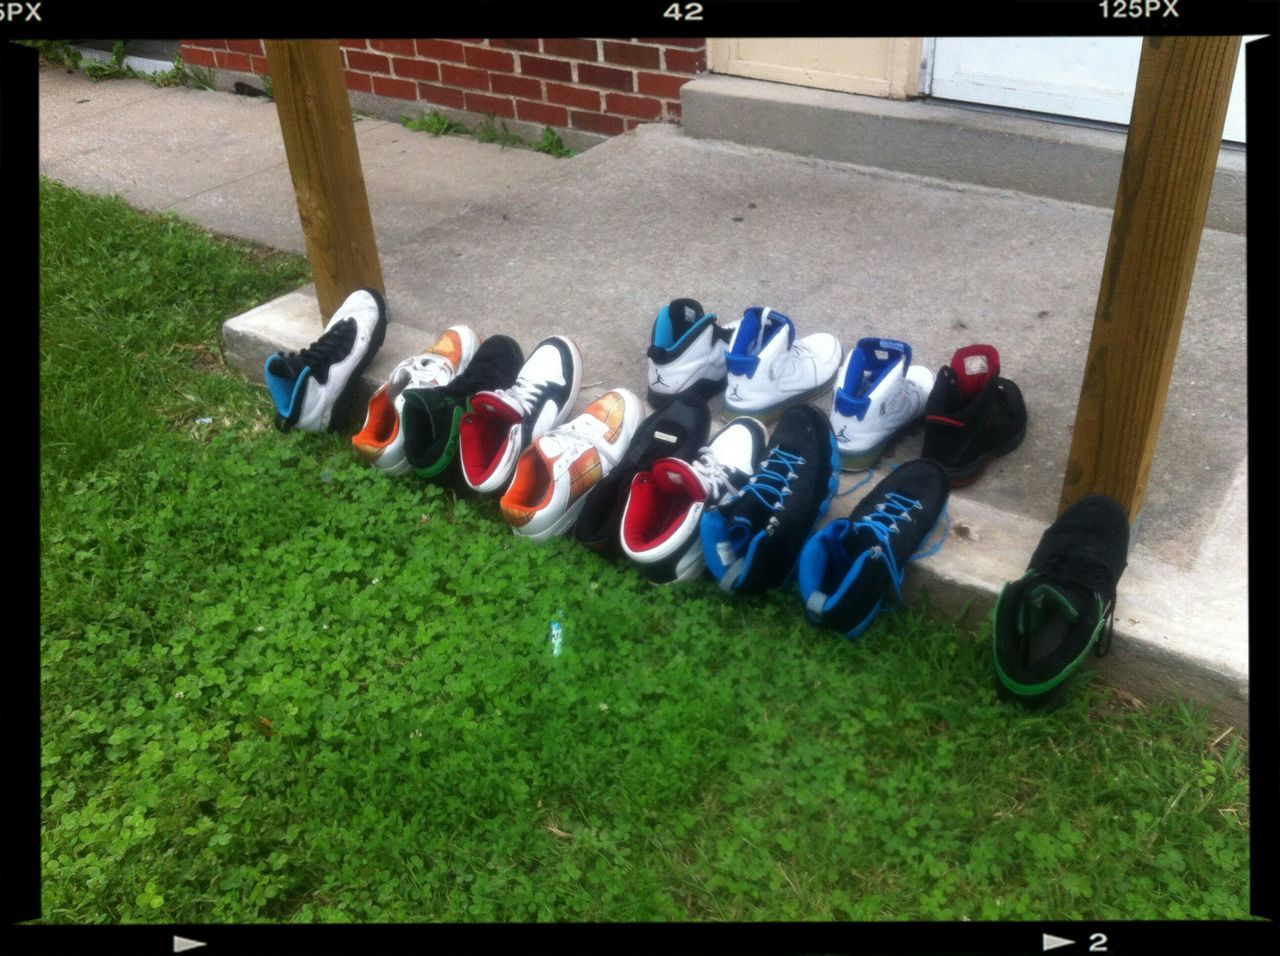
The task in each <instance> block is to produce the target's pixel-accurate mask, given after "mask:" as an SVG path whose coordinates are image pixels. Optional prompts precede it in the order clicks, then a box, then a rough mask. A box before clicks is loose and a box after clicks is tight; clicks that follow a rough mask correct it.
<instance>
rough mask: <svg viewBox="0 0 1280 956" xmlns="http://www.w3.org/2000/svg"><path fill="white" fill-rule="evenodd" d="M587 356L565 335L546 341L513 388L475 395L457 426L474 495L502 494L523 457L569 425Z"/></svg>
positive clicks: (539, 345)
mask: <svg viewBox="0 0 1280 956" xmlns="http://www.w3.org/2000/svg"><path fill="white" fill-rule="evenodd" d="M581 386H582V356H581V354H580V353H579V352H578V347H577V346H576V345H575V344H574V343H573V342H572V341H571V340H570V339H568V338H565V337H564V336H563V335H553V336H551V337H550V338H547V339H543V340H542V341H541V342H539V343H538V345H537V347H536V348H535V349H534V350H533V354H532V355H530V356H529V360H528V361H527V362H525V363H524V365H523V366H522V367H521V369H520V375H519V377H518V378H517V379H516V383H515V384H514V385H512V386H511V387H510V388H504V389H498V390H495V391H486V392H476V393H475V394H474V395H472V396H471V411H470V412H468V413H467V414H465V415H463V416H462V422H461V423H460V424H459V426H458V451H459V454H460V455H461V457H462V477H463V478H464V479H465V480H466V482H467V484H468V485H469V486H470V487H471V488H472V489H473V490H475V491H479V492H481V493H483V494H492V493H493V492H496V491H502V490H503V489H505V488H506V487H507V485H508V484H510V482H511V476H512V475H513V474H515V470H516V461H517V459H519V457H520V454H521V452H523V451H524V450H525V449H526V448H528V447H529V446H530V445H532V444H533V443H534V442H535V441H537V440H538V439H539V438H541V437H542V436H543V435H545V434H546V433H547V432H549V431H551V429H553V428H555V427H556V426H558V425H561V424H563V423H564V420H565V419H566V418H568V417H569V415H570V413H571V412H572V411H573V406H574V405H575V404H576V403H577V401H578V391H579V389H580V388H581Z"/></svg>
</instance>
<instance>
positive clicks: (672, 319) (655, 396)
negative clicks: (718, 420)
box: [646, 299, 733, 409]
mask: <svg viewBox="0 0 1280 956" xmlns="http://www.w3.org/2000/svg"><path fill="white" fill-rule="evenodd" d="M715 319H716V316H715V313H714V312H708V313H704V312H703V311H702V306H701V305H700V304H699V303H698V302H696V301H694V300H693V299H675V300H673V301H672V302H671V303H670V304H669V305H664V306H663V307H662V311H660V312H659V313H658V317H657V318H656V319H654V321H653V336H652V340H651V342H650V345H649V351H648V353H647V355H648V358H649V392H648V394H647V395H646V397H647V398H648V399H649V404H650V405H652V406H653V407H654V408H655V409H657V408H661V407H662V406H663V405H665V404H667V402H669V401H671V399H672V398H674V397H675V396H676V395H678V394H679V393H681V392H683V391H686V390H687V389H692V390H694V391H696V392H697V393H698V394H699V395H701V396H702V397H703V398H705V399H708V400H710V399H711V398H712V397H713V396H715V395H718V394H720V393H721V392H723V391H724V382H725V367H724V350H725V347H726V346H727V345H728V344H729V340H730V339H731V338H732V337H733V329H732V328H731V327H730V328H722V327H721V326H719V325H717V324H716V321H715Z"/></svg>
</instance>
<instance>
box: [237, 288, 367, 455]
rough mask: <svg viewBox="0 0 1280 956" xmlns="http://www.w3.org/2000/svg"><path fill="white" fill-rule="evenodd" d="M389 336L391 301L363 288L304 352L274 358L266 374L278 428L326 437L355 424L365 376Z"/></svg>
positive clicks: (265, 369) (350, 298)
mask: <svg viewBox="0 0 1280 956" xmlns="http://www.w3.org/2000/svg"><path fill="white" fill-rule="evenodd" d="M386 333H387V303H386V300H385V299H383V298H382V294H381V293H380V292H377V291H375V290H374V289H359V290H357V291H355V292H353V293H351V295H349V296H347V299H346V301H345V302H343V303H342V305H341V306H339V307H338V311H337V312H335V313H334V314H333V318H332V319H330V320H329V324H328V325H327V326H325V330H324V334H323V335H321V336H320V338H318V339H316V340H315V341H314V342H312V343H311V344H310V345H308V346H307V347H306V348H305V349H303V350H302V351H301V352H287V353H286V352H276V353H275V354H274V355H271V356H268V358H267V361H266V363H265V364H264V366H263V375H264V377H265V378H266V382H267V390H268V391H270V392H271V398H272V401H274V402H275V406H276V427H277V428H279V429H280V430H281V431H289V430H290V429H293V428H297V429H301V430H302V431H308V432H323V431H328V430H329V428H330V427H341V426H345V425H347V424H350V419H351V417H352V416H351V413H352V410H353V408H352V406H353V402H354V400H355V398H356V395H357V394H358V392H359V385H360V376H361V375H362V374H363V373H364V370H365V369H366V368H368V367H369V363H370V362H372V361H373V357H374V356H375V355H376V354H377V353H378V349H380V348H381V347H382V340H383V338H384V337H385V336H386Z"/></svg>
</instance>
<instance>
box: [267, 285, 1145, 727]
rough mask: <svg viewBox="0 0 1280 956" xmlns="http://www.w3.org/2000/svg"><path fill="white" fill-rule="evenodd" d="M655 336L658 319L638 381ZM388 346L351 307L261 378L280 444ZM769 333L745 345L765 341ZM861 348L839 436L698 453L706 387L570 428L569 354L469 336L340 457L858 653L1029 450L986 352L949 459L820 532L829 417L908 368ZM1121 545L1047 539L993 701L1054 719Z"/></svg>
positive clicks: (411, 374) (279, 357)
mask: <svg viewBox="0 0 1280 956" xmlns="http://www.w3.org/2000/svg"><path fill="white" fill-rule="evenodd" d="M683 303H684V305H683V308H685V309H686V310H687V311H686V312H685V313H684V320H685V321H687V320H688V319H689V318H695V319H696V320H697V321H702V320H703V319H704V318H705V317H703V316H702V315H701V308H700V307H699V306H697V304H696V303H692V301H691V300H683ZM680 304H681V303H680V302H679V301H678V302H677V303H673V304H672V306H671V307H669V309H668V310H664V314H665V315H667V319H666V320H665V321H666V322H667V330H666V332H665V333H663V334H664V335H665V336H666V339H667V344H668V345H671V344H672V342H671V335H672V333H671V329H672V327H673V324H672V320H671V318H670V309H674V308H677V306H680ZM711 318H712V319H714V317H713V316H712V317H711ZM756 318H757V321H758V322H759V323H760V325H767V324H768V322H769V319H770V315H769V314H767V311H766V310H760V313H759V315H758V316H757V317H756ZM663 321H664V320H663V316H662V315H660V316H659V323H658V325H656V326H655V346H654V349H651V350H650V358H651V360H653V359H654V352H655V350H657V349H658V348H659V342H660V335H659V332H660V327H661V326H662V323H663ZM680 321H681V320H679V319H677V320H676V323H675V325H676V326H678V325H679V324H680ZM386 324H387V307H386V303H385V301H384V299H383V297H382V296H381V295H380V294H379V293H378V292H377V291H376V290H372V289H362V290H359V291H357V292H355V293H353V294H352V295H351V296H349V297H348V298H347V300H346V301H345V302H343V304H342V306H341V307H340V308H339V309H338V311H337V312H336V313H335V314H334V316H333V318H332V319H331V320H330V322H329V323H328V325H327V326H326V328H325V331H324V333H323V334H322V335H321V336H320V338H319V339H317V340H316V341H315V342H313V343H312V344H311V345H310V346H308V347H307V348H305V349H303V350H302V351H300V352H289V353H276V354H274V355H272V356H270V357H269V358H268V359H267V361H266V365H265V373H266V381H267V386H268V389H269V391H270V393H271V396H272V399H273V401H274V403H275V406H276V412H277V415H276V424H277V426H278V427H280V428H281V429H283V430H289V429H292V428H299V429H304V430H310V431H324V430H327V429H328V428H330V427H331V425H332V424H333V423H334V422H337V421H340V420H342V419H343V418H344V417H345V416H346V415H347V414H348V413H349V412H350V406H351V402H352V400H353V398H354V395H355V389H356V383H357V382H358V380H359V376H360V374H361V373H362V372H363V371H364V370H365V369H366V368H367V367H368V365H369V363H370V361H371V360H372V359H373V357H374V355H375V354H376V352H377V350H378V348H379V347H380V346H381V344H382V341H383V338H384V335H385V331H386ZM760 325H758V326H757V328H756V330H755V332H751V335H753V336H757V337H758V336H759V335H760ZM705 327H706V323H704V328H705ZM741 327H742V326H741V325H739V327H738V328H739V329H740V328H741ZM781 327H783V328H785V327H786V326H785V325H784V326H781ZM686 331H687V330H686ZM748 331H749V332H750V328H749V327H748ZM766 331H767V330H766ZM713 334H720V333H713ZM775 334H776V333H775ZM728 340H729V341H732V340H733V335H732V334H730V335H729V337H728ZM874 343H875V344H874V345H873V344H871V340H863V341H862V342H860V343H859V346H858V347H857V348H855V350H854V352H853V353H851V355H850V356H849V357H848V358H847V359H846V362H845V372H846V374H844V375H842V376H841V378H840V381H841V383H842V387H838V388H837V405H836V408H835V409H833V413H832V415H831V416H829V417H828V416H824V415H823V414H822V413H821V412H820V411H819V410H818V409H816V408H814V407H813V406H811V405H807V404H798V405H795V406H794V407H789V408H787V409H786V410H785V411H784V412H783V414H782V415H781V418H780V420H779V421H778V424H777V427H776V428H775V430H774V433H773V436H772V438H771V439H769V438H767V432H766V429H765V426H764V425H763V424H762V423H761V422H760V421H758V420H756V419H755V418H752V417H749V416H739V417H736V418H734V419H733V420H732V421H730V422H729V424H728V425H726V426H725V427H723V428H721V429H720V430H719V431H718V432H717V433H716V434H715V435H714V436H711V437H710V439H709V440H708V433H709V431H710V418H711V415H710V411H709V409H708V406H707V402H706V399H707V398H708V397H709V396H711V395H714V394H716V393H717V391H718V389H719V388H723V387H724V386H723V383H720V384H719V385H717V382H716V380H715V379H714V375H712V376H701V377H698V378H696V379H694V380H693V381H692V382H688V381H686V384H689V385H691V386H692V387H691V389H690V390H687V391H684V392H676V393H667V392H665V391H664V390H663V387H665V385H666V383H665V382H658V381H654V383H653V387H651V389H650V393H649V397H650V400H651V402H652V403H654V404H655V405H657V406H659V407H658V410H657V411H655V412H654V413H653V414H652V415H650V416H649V417H648V418H646V419H644V420H643V421H641V418H642V417H643V415H644V410H643V406H642V405H641V403H640V401H639V399H638V398H637V397H636V396H635V395H633V394H632V393H631V392H629V391H627V390H626V389H615V390H613V391H610V392H607V393H606V394H605V395H603V396H601V397H600V398H599V399H597V400H596V401H594V402H592V403H590V404H589V405H588V406H587V409H586V410H585V412H584V413H583V414H582V415H580V416H578V418H575V419H573V420H572V421H569V422H567V423H566V418H567V416H568V414H569V412H570V411H571V410H572V409H573V407H574V405H575V402H576V399H577V396H578V392H579V389H580V387H581V372H582V361H581V356H580V354H579V352H578V350H577V348H576V346H574V344H573V343H572V342H571V341H570V340H568V339H567V338H564V337H561V336H552V337H551V338H549V339H545V340H543V341H542V342H540V343H539V344H538V346H537V347H536V348H535V349H534V351H533V353H532V354H531V356H530V358H529V360H528V361H525V360H524V357H523V354H522V352H521V350H520V346H519V345H518V344H517V343H516V342H515V341H514V340H512V339H510V338H509V337H507V336H501V335H499V336H494V337H492V338H490V339H488V340H486V341H484V342H483V343H481V342H480V341H479V339H478V337H477V336H476V335H475V334H474V333H473V332H472V331H471V330H470V329H468V328H467V327H465V326H452V327H450V328H449V329H447V330H445V332H444V333H443V334H442V335H441V336H440V338H439V339H438V340H437V341H436V342H435V343H434V344H433V345H432V346H431V347H430V348H429V349H427V350H426V352H424V353H423V354H422V355H418V356H412V357H410V358H408V359H406V360H405V361H403V362H401V363H400V364H399V365H397V366H396V368H395V369H394V370H393V372H392V374H391V376H390V377H389V379H388V381H387V382H386V383H385V384H384V385H383V386H382V387H381V388H379V389H378V390H377V392H375V394H374V396H373V398H372V399H371V401H370V403H369V409H368V412H367V414H366V417H365V423H364V427H363V428H362V429H361V430H360V432H359V433H358V434H357V435H356V436H355V437H354V438H353V443H354V445H355V448H356V451H357V452H358V453H359V454H360V455H361V456H362V457H364V458H366V459H367V460H369V461H371V462H372V463H374V464H375V465H377V466H378V467H380V468H383V469H385V470H386V471H388V472H389V473H392V474H404V473H406V472H407V471H409V470H414V471H416V472H418V473H419V474H421V475H423V476H425V477H437V476H440V475H441V474H442V473H443V472H444V471H445V470H446V469H447V468H449V466H450V465H452V464H453V462H454V461H455V460H458V459H461V464H460V471H461V474H462V476H463V478H464V479H465V480H466V482H467V484H468V485H470V486H471V487H473V488H475V489H476V490H478V491H482V492H483V491H488V492H494V491H497V490H500V489H501V488H502V487H504V486H505V487H506V492H505V494H504V495H503V499H502V513H503V515H504V517H505V518H506V519H507V520H508V522H509V523H510V524H511V525H512V527H513V530H515V531H516V533H518V534H525V535H527V536H529V537H531V538H534V539H536V540H545V539H546V538H549V537H551V536H552V535H554V534H559V533H564V532H566V531H568V530H569V529H570V528H571V527H572V528H573V530H574V533H575V536H576V537H577V538H578V539H579V540H581V541H582V542H583V543H585V544H587V545H589V546H590V547H592V548H594V549H596V550H597V551H602V552H609V551H613V552H619V551H620V552H621V553H623V554H625V555H626V556H627V557H629V558H630V559H632V560H633V561H635V562H636V563H637V564H638V565H639V566H640V567H641V568H642V569H643V570H644V572H645V574H646V575H647V576H648V577H649V578H650V579H651V580H653V581H655V582H659V583H669V582H673V581H679V580H688V579H690V578H692V577H695V576H697V575H699V574H701V573H702V572H703V569H704V568H706V569H709V571H710V573H711V574H712V575H713V576H714V577H715V578H716V579H717V581H719V583H720V586H721V588H723V589H724V590H726V591H729V592H733V593H752V592H759V591H763V590H767V589H769V588H774V587H779V586H782V585H785V584H788V583H790V582H792V581H794V582H796V583H797V584H798V587H799V590H800V595H801V599H802V601H803V603H804V606H805V609H806V613H807V615H808V616H809V618H810V619H811V620H813V621H815V622H817V623H820V624H823V625H826V626H829V627H832V628H835V629H836V630H838V631H840V632H841V633H843V634H845V635H847V636H856V635H858V634H860V633H862V631H864V630H865V629H866V628H867V626H868V625H869V624H870V623H871V621H872V620H873V619H874V618H875V616H876V615H877V614H878V613H880V611H882V610H884V609H885V608H886V607H887V606H891V605H890V604H888V603H887V602H897V603H901V601H902V583H903V577H904V570H905V567H906V565H907V564H908V563H909V562H910V561H913V560H918V559H919V558H921V557H924V556H926V555H927V554H930V553H932V551H933V550H936V548H937V547H938V545H935V546H934V547H933V548H932V549H928V550H925V549H924V544H925V542H926V540H927V539H928V537H930V535H931V533H932V529H933V528H934V527H935V526H936V525H937V524H938V523H939V522H940V520H941V519H942V516H943V515H944V512H945V508H946V502H947V496H948V489H949V487H951V486H954V485H955V484H957V483H958V482H957V479H959V480H964V479H965V478H971V477H974V476H976V474H975V472H976V470H977V469H978V468H980V466H981V465H982V464H983V463H984V462H985V460H989V458H990V457H994V454H997V453H1002V452H1001V451H999V449H1001V448H1004V449H1006V450H1009V449H1011V448H1012V447H1016V444H1017V442H1018V441H1020V440H1021V430H1022V429H1025V409H1022V408H1021V396H1020V395H1019V393H1018V392H1017V389H1016V386H1014V385H1013V384H1012V383H1011V382H1007V380H1003V379H1000V378H999V375H998V373H999V357H998V355H997V354H996V353H995V350H994V349H992V348H991V347H990V346H980V345H979V346H970V347H968V348H966V349H961V350H959V351H957V352H956V354H955V356H954V357H953V359H952V362H951V364H950V365H949V366H946V367H944V368H943V369H941V370H940V372H939V374H938V378H937V382H936V383H934V384H933V386H932V388H931V389H930V391H929V398H928V402H927V406H928V409H929V411H928V413H927V416H926V417H927V419H928V420H929V422H930V423H932V422H934V420H935V419H939V420H942V421H941V423H942V424H947V425H950V426H952V427H953V429H954V430H953V431H949V432H939V433H938V434H940V435H950V436H951V441H950V443H947V442H943V443H942V446H941V447H942V452H939V454H940V455H941V457H940V458H936V459H935V458H934V457H932V456H926V457H925V458H921V459H917V460H914V461H909V462H906V463H904V464H902V465H900V466H898V467H897V468H895V469H894V470H892V471H891V472H890V473H889V475H888V476H886V477H885V478H884V479H883V480H882V481H881V482H880V483H879V484H878V485H876V487H875V488H873V489H872V491H871V492H870V493H868V494H867V495H866V496H865V497H864V498H863V499H862V501H861V502H860V503H859V504H858V505H857V506H856V507H855V508H854V509H853V510H852V512H851V513H850V514H849V515H848V516H846V517H844V518H840V519H837V520H835V521H832V522H830V523H829V524H827V525H826V526H825V527H823V528H821V529H819V530H817V531H814V530H813V529H814V527H815V525H816V523H817V521H818V519H819V518H821V517H822V516H823V515H824V514H826V512H827V511H828V509H829V507H830V505H831V502H832V500H833V496H834V494H835V490H836V487H837V483H838V477H839V476H838V472H839V470H840V467H841V465H842V463H843V462H844V459H845V456H844V454H843V452H844V448H843V446H842V444H841V437H840V435H839V433H838V432H837V431H836V429H835V428H833V423H834V421H835V420H836V412H839V413H840V414H842V415H846V417H847V410H848V409H850V408H852V409H853V410H855V411H856V410H857V408H858V407H860V404H859V403H858V401H857V400H858V399H859V398H865V399H866V405H865V406H861V407H866V408H872V407H877V405H876V401H877V395H876V390H877V389H880V388H882V387H884V381H885V378H886V375H887V373H885V372H884V371H883V370H884V369H886V368H889V369H894V370H895V371H894V373H893V376H895V377H896V376H897V374H898V372H900V373H901V380H903V381H906V380H908V379H909V375H910V369H911V368H914V367H913V366H910V353H909V350H908V349H907V348H905V347H900V346H903V344H902V343H894V342H891V341H889V340H874ZM864 344H865V345H866V349H864V348H863V346H864ZM867 350H869V351H870V353H871V354H868V355H864V356H863V358H861V359H859V358H857V357H856V356H857V355H858V353H860V352H864V351H867ZM659 357H660V355H659ZM727 365H728V362H727V360H726V371H727ZM741 367H744V368H745V367H746V365H745V364H744V365H743V366H741ZM850 368H853V369H854V370H855V371H860V372H861V373H862V375H863V376H864V379H865V380H866V381H867V382H872V383H874V384H872V385H871V387H870V388H866V387H863V388H861V389H859V388H851V387H850V385H851V384H853V383H851V382H850V379H851V378H853V379H854V382H856V381H857V378H856V375H850V374H848V370H849V369H850ZM749 370H750V369H749ZM713 371H714V370H713ZM751 371H754V370H751ZM868 371H870V373H871V374H870V375H869V376H868V375H867V372H868ZM916 375H917V376H918V377H917V379H916V380H917V381H918V382H920V383H923V377H922V376H919V373H918V372H916ZM686 379H687V376H686ZM922 387H923V385H922ZM940 389H941V391H940ZM841 391H843V392H845V393H846V398H845V401H844V404H843V407H842V406H841V405H840V401H841V397H840V392H841ZM859 392H861V394H859ZM868 392H870V393H871V394H870V395H868V394H867V393H868ZM738 394H739V395H741V394H743V393H742V390H741V389H739V390H738ZM940 394H941V396H942V399H938V396H939V395H940ZM735 401H736V399H735ZM952 406H955V407H954V408H953V407H952ZM993 409H994V411H993ZM885 414H886V415H888V414H889V413H888V412H886V413H885ZM854 417H856V415H855V416H854ZM864 417H865V416H864ZM948 418H950V419H952V420H951V421H946V420H945V419H948ZM1019 419H1020V427H1019ZM846 433H847V432H846ZM926 434H927V435H928V434H929V433H926ZM937 442H938V440H937V439H935V442H934V444H933V445H932V446H931V445H930V443H929V442H928V441H926V446H925V447H926V451H928V450H930V449H931V447H932V449H933V450H934V451H935V452H936V451H937V450H938V448H939V445H938V444H937ZM766 445H767V447H766ZM460 446H461V448H462V453H461V455H459V454H458V450H459V447H460ZM947 461H950V462H952V464H951V465H950V466H948V465H947V464H946V462H947ZM957 461H959V462H961V463H962V464H961V467H959V468H957V467H956V465H955V463H956V462H957ZM1128 540H1129V534H1128V516H1127V514H1126V512H1125V510H1124V508H1123V507H1122V506H1121V505H1120V504H1119V503H1118V502H1116V501H1114V500H1113V499H1110V498H1107V497H1105V496H1101V495H1091V496H1089V497H1087V498H1085V499H1083V500H1081V501H1079V502H1077V503H1076V504H1075V505H1073V506H1072V507H1071V508H1069V509H1067V510H1066V511H1065V512H1064V513H1063V514H1062V515H1061V516H1060V517H1059V519H1058V520H1057V521H1055V522H1054V523H1053V524H1052V525H1051V526H1050V527H1049V528H1048V529H1047V530H1046V532H1045V534H1044V536H1043V537H1042V539H1041V542H1040V544H1039V546H1038V547H1037V548H1036V550H1035V552H1034V553H1033V555H1032V557H1031V560H1030V562H1029V564H1028V568H1027V571H1026V573H1025V575H1024V576H1023V577H1022V578H1021V579H1019V580H1018V581H1013V582H1009V583H1008V584H1006V585H1005V587H1004V589H1003V590H1002V592H1001V595H1000V599H999V601H998V603H997V605H996V610H995V614H994V615H993V645H992V646H993V654H994V657H995V670H996V674H997V685H998V687H999V688H1000V690H1001V692H1002V693H1003V694H1005V695H1006V696H1009V697H1012V698H1015V699H1017V700H1019V701H1022V702H1024V703H1027V704H1030V705H1032V706H1036V707H1044V708H1053V707H1056V706H1058V705H1059V704H1061V703H1062V701H1063V700H1064V698H1065V694H1066V692H1067V689H1068V687H1069V686H1070V683H1071V679H1072V677H1073V676H1074V674H1075V673H1076V672H1077V671H1078V670H1079V669H1080V667H1081V665H1082V663H1083V661H1084V659H1085V658H1086V657H1087V655H1088V654H1089V652H1090V651H1092V652H1093V653H1096V654H1098V655H1102V654H1105V653H1106V651H1107V650H1108V649H1109V647H1110V643H1111V626H1112V621H1113V615H1114V607H1115V597H1116V587H1117V583H1118V581H1119V578H1120V575H1121V574H1122V573H1123V571H1124V567H1125V563H1126V553H1127V549H1128Z"/></svg>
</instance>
